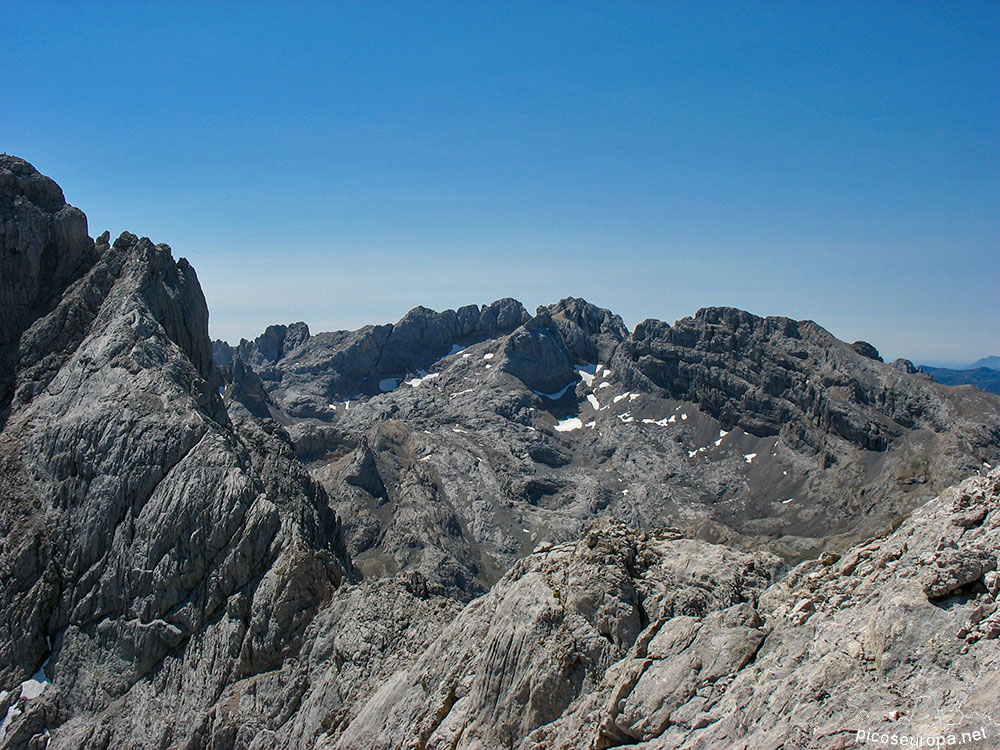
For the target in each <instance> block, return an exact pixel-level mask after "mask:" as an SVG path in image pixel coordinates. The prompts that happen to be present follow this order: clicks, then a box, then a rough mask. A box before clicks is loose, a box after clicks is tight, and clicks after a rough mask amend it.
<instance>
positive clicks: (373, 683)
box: [0, 156, 1000, 750]
mask: <svg viewBox="0 0 1000 750" xmlns="http://www.w3.org/2000/svg"><path fill="white" fill-rule="evenodd" d="M0 209H2V216H0V219H2V223H0V226H2V227H3V237H2V251H3V256H2V262H3V264H4V265H3V271H4V274H3V276H2V277H0V294H2V295H3V301H4V304H3V306H2V310H0V312H2V316H0V323H2V337H3V340H2V342H0V346H2V351H0V354H2V356H4V357H5V358H6V359H5V362H6V363H8V364H9V366H8V367H5V369H4V371H3V372H4V376H3V377H5V378H6V380H5V381H4V385H3V388H4V391H3V393H4V394H5V395H4V401H3V402H2V405H0V406H2V423H0V529H2V530H3V534H2V536H0V748H23V747H30V748H42V747H48V748H57V749H58V748H80V747H87V748H92V747H93V748H111V747H135V748H254V750H266V749H272V748H273V749H275V750H276V749H277V748H341V749H343V750H355V749H357V748H395V747H399V748H403V747H406V748H410V747H420V748H452V749H458V748H469V749H470V750H471V749H472V748H480V749H481V748H489V749H490V750H494V749H496V750H500V749H504V750H513V749H514V748H519V749H520V750H529V749H530V750H543V748H544V750H553V749H559V748H566V749H567V750H568V749H569V748H589V749H591V750H603V749H604V748H609V747H635V748H642V750H653V748H663V747H670V748H674V747H677V748H714V747H722V746H737V747H746V748H773V747H782V746H784V747H805V748H827V747H833V748H846V747H850V746H853V743H854V735H855V733H856V731H857V729H859V728H863V727H864V726H868V725H870V724H871V723H872V722H873V721H875V720H873V719H872V717H873V716H875V717H876V718H877V721H875V723H880V725H883V724H885V722H886V721H892V722H896V724H893V725H892V726H893V728H894V729H898V731H899V732H901V733H903V732H907V733H910V734H914V735H915V734H920V733H928V732H932V731H934V730H935V729H937V728H940V727H939V726H938V725H936V724H935V722H938V724H940V721H941V716H943V715H950V714H955V713H956V712H957V711H959V710H961V711H964V712H965V714H966V715H969V716H973V717H980V716H983V715H984V714H986V713H988V712H989V711H990V710H991V709H992V706H991V703H990V701H992V700H993V697H994V696H995V695H996V693H997V689H998V685H997V682H996V678H995V675H996V674H997V671H998V670H997V666H998V664H997V662H998V660H1000V652H998V650H997V643H998V640H997V636H998V635H1000V624H998V623H1000V620H998V619H997V618H998V617H1000V611H998V610H997V602H996V597H997V596H998V595H1000V573H998V571H997V567H998V559H997V549H998V548H1000V537H998V533H1000V520H998V519H1000V515H998V514H1000V471H997V470H994V471H993V472H992V473H990V474H989V476H975V477H972V478H971V479H968V480H966V481H965V482H963V483H962V484H960V485H957V486H955V487H953V488H951V489H947V490H945V491H944V492H941V490H942V489H944V488H945V487H946V486H947V485H948V484H950V483H952V482H953V481H954V480H955V479H956V478H960V477H962V476H968V475H970V474H973V473H974V472H976V471H977V470H978V471H983V472H984V473H985V471H986V469H985V467H983V463H984V462H986V463H988V464H993V465H995V464H996V462H997V460H998V459H1000V428H998V425H1000V407H998V401H997V399H996V398H994V397H991V396H989V395H987V394H981V393H979V392H978V391H975V390H974V389H968V388H965V389H957V390H951V389H948V388H945V387H943V386H939V385H937V384H935V383H933V382H931V381H930V380H928V379H927V378H926V377H924V376H922V375H920V374H919V373H915V372H913V371H912V370H913V369H914V368H912V367H909V368H907V367H905V366H902V365H900V364H899V363H894V364H884V363H882V362H881V360H880V359H879V358H878V354H877V352H874V350H873V349H871V347H870V345H867V344H865V343H864V342H855V343H854V344H846V343H844V342H840V341H837V340H836V339H835V338H833V337H832V336H831V335H830V334H829V333H827V332H826V331H824V330H823V329H821V328H820V327H819V326H817V325H816V324H814V323H811V322H808V321H798V322H796V321H791V320H788V319H785V318H759V317H756V316H753V315H750V314H749V313H745V312H742V311H739V310H733V309H729V308H709V309H706V310H702V311H700V312H699V313H698V314H697V315H696V316H695V317H694V318H688V319H684V320H682V321H679V322H678V323H677V324H675V325H674V326H669V325H667V324H665V323H661V322H658V321H646V322H645V323H643V324H641V325H640V326H639V327H638V328H637V329H636V331H635V332H633V333H631V334H630V333H629V332H628V331H627V330H626V329H625V327H624V325H623V324H622V321H621V320H620V318H618V317H617V316H615V315H614V314H613V313H611V312H610V311H608V310H604V309H602V308H599V307H597V306H595V305H592V304H589V303H587V302H585V301H583V300H579V299H572V298H570V299H566V300H562V301H561V302H559V303H556V304H554V305H550V306H547V307H542V308H539V309H538V310H537V312H536V315H535V316H534V317H531V316H530V315H529V314H528V313H527V312H526V311H525V310H524V308H523V307H522V306H521V305H520V303H518V302H516V301H513V300H499V301H497V302H494V303H492V304H490V305H485V306H476V305H473V306H467V307H463V308H461V309H459V310H458V311H445V312H443V313H437V312H434V311H431V310H427V309H425V308H416V309H414V310H413V311H411V312H410V313H408V314H407V316H405V317H404V318H403V320H401V321H399V322H398V323H396V324H393V325H382V326H368V327H366V328H363V329H361V330H360V331H354V332H347V331H340V332H334V333H319V334H310V332H309V330H308V328H307V327H306V326H305V324H304V323H297V324H292V325H289V326H272V327H270V328H268V330H267V331H265V333H264V334H263V335H262V336H260V337H258V338H257V339H256V340H254V341H252V342H251V341H243V342H241V343H240V345H239V346H238V347H230V346H229V345H228V344H225V343H224V342H216V343H215V344H214V345H212V344H210V342H209V340H208V333H207V325H208V311H207V306H206V304H205V300H204V299H203V296H202V293H201V289H200V287H199V285H198V281H197V277H196V276H195V273H194V270H193V269H192V268H191V266H190V265H189V264H188V263H187V262H186V261H184V260H183V259H181V260H178V261H175V260H174V259H173V257H172V255H171V251H170V248H169V247H167V246H166V245H156V244H154V243H152V242H151V241H150V240H148V239H146V238H139V237H136V236H134V235H131V234H128V233H125V234H123V235H122V236H121V237H119V238H118V239H117V240H116V241H114V242H113V243H111V242H110V241H109V239H110V238H109V237H108V236H107V235H104V236H102V237H99V238H98V240H97V241H96V242H95V241H93V240H91V239H90V238H89V237H87V234H86V219H85V218H84V217H83V215H82V213H80V212H79V211H77V210H76V209H74V208H72V207H70V206H67V205H66V204H65V201H64V199H63V196H62V193H61V191H59V189H58V187H57V186H55V183H53V182H52V181H51V180H48V178H45V177H43V176H41V175H39V174H38V173H37V172H36V171H35V170H34V168H33V167H31V165H29V164H27V163H26V162H24V161H22V160H19V159H15V158H13V157H6V156H4V157H0ZM213 357H214V359H215V361H216V362H217V363H218V366H216V365H214V364H213V361H212V359H213ZM286 430H287V431H286ZM303 462H305V463H303ZM935 496H936V497H935ZM911 514H912V517H910V516H911ZM338 515H339V518H338ZM667 526H672V527H674V528H665V527H667ZM890 527H891V529H894V530H893V531H892V533H889V530H890ZM824 550H825V552H824ZM820 552H824V553H823V554H822V556H820ZM775 553H778V554H775ZM810 556H812V557H814V558H818V559H810V560H808V561H806V562H803V563H801V564H798V565H795V563H797V562H799V561H800V560H801V559H802V558H804V557H810ZM994 702H995V701H994ZM942 711H943V712H945V713H944V714H942V713H941V712H942ZM883 716H887V717H889V718H888V719H885V720H883ZM991 731H992V729H991Z"/></svg>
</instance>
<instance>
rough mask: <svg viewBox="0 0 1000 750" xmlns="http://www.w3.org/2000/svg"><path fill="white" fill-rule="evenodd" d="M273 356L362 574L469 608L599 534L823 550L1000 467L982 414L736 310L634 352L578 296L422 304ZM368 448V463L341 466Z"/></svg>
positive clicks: (699, 319) (272, 369)
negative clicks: (670, 528)
mask: <svg viewBox="0 0 1000 750" xmlns="http://www.w3.org/2000/svg"><path fill="white" fill-rule="evenodd" d="M484 321H485V322H484ZM494 321H499V322H494ZM273 335H276V334H273ZM270 336H272V334H267V335H266V336H265V337H263V338H262V339H259V340H258V342H259V343H263V341H264V340H265V339H268V337H270ZM282 340H284V339H282ZM862 343H863V342H862ZM258 345H259V344H255V346H258ZM242 346H243V345H242V344H241V347H242ZM271 351H277V349H276V348H275V347H271ZM283 351H284V352H285V353H284V354H283V355H282V356H281V357H280V358H279V359H277V360H276V361H274V362H271V361H270V360H264V359H262V358H257V359H253V362H254V363H255V364H254V365H253V367H254V368H257V367H260V368H262V369H261V371H260V378H261V382H262V384H263V388H264V390H265V391H266V392H267V395H268V398H269V399H270V403H269V405H268V407H267V410H266V412H267V414H269V415H270V416H273V417H274V418H275V419H278V420H279V421H281V423H282V424H285V425H287V427H288V430H289V433H290V435H291V436H292V438H293V440H294V441H295V443H296V446H297V448H298V451H299V455H300V457H302V458H303V460H305V461H306V463H307V465H308V467H309V469H310V471H311V473H312V474H313V476H314V477H315V478H316V479H317V480H318V481H320V482H322V483H323V484H324V486H325V487H326V488H327V490H328V492H329V494H330V496H331V497H332V498H333V503H334V505H335V507H336V509H337V511H338V513H339V514H340V515H341V516H342V517H344V518H345V519H346V522H345V533H346V538H347V542H348V545H349V546H350V548H351V550H352V551H353V553H354V555H355V558H356V559H355V562H356V563H357V565H358V566H359V568H360V569H361V570H363V571H365V572H366V574H368V575H383V574H388V575H395V574H396V573H399V572H405V571H409V570H416V571H419V572H420V573H421V574H422V575H425V576H427V578H428V580H431V581H432V582H434V583H435V584H436V585H440V586H442V587H443V588H444V590H446V591H448V592H450V593H451V594H453V595H455V596H458V597H459V598H463V599H468V598H471V597H473V596H478V595H480V594H482V593H484V592H485V591H486V590H488V589H489V587H490V586H492V585H493V584H494V583H495V582H496V581H497V580H498V579H499V577H500V576H501V575H502V573H503V572H504V571H505V570H507V569H508V568H509V567H510V566H511V565H512V564H513V563H514V562H515V561H516V560H518V559H519V558H521V557H523V556H524V555H525V554H527V553H528V552H530V551H531V550H532V549H534V548H535V547H536V546H537V545H538V544H540V543H543V542H546V541H548V542H555V543H560V542H565V541H570V540H572V539H575V538H577V537H578V536H579V535H580V534H581V533H582V532H583V531H584V529H585V528H586V527H587V526H588V524H589V523H590V522H592V521H593V520H595V519H598V518H602V517H608V518H615V519H618V520H621V521H623V522H626V523H628V524H630V525H633V526H635V527H641V528H654V527H657V526H662V525H675V526H678V527H679V528H682V529H683V530H684V531H685V532H688V533H691V534H692V535H698V536H700V537H702V538H704V539H706V540H709V541H725V542H727V543H729V544H733V545H736V546H739V547H742V548H755V547H758V546H761V545H764V546H766V547H767V548H769V549H771V550H773V551H775V552H777V553H779V554H781V555H783V556H785V557H786V558H788V559H801V557H802V556H803V555H819V554H821V553H822V552H823V551H824V550H825V549H826V548H827V547H828V546H829V545H831V544H839V545H841V546H842V545H843V544H844V542H845V540H844V539H842V538H838V535H844V534H846V535H849V536H848V539H860V538H865V537H866V536H870V535H872V534H875V533H881V532H883V531H885V530H886V529H888V528H890V527H891V526H892V525H893V524H894V523H897V522H898V519H899V518H900V517H903V516H905V515H906V514H907V513H909V512H910V511H911V510H912V508H913V507H915V506H917V505H919V504H921V503H923V502H926V501H927V500H929V499H930V498H931V497H933V496H934V495H935V494H937V493H938V492H940V491H941V490H942V489H944V488H945V487H947V486H948V485H949V484H951V483H953V482H955V481H958V480H959V479H961V478H964V477H966V476H968V475H969V474H970V473H972V472H973V471H975V470H976V469H977V468H979V467H981V466H982V464H983V463H984V462H986V463H987V464H989V465H991V466H992V465H996V464H997V462H998V461H1000V401H998V400H997V399H996V398H994V397H993V396H991V395H989V394H986V393H981V392H979V391H975V390H972V389H958V390H956V389H948V388H943V387H941V386H939V385H937V384H935V383H934V382H932V381H931V380H929V379H928V378H926V377H924V376H922V375H920V374H918V373H915V372H910V371H908V370H907V369H906V368H901V367H900V366H899V365H897V364H886V363H883V362H882V361H880V360H879V359H878V357H877V353H876V356H872V353H871V352H870V351H868V349H866V348H865V347H862V346H860V344H857V343H856V344H848V343H845V342H843V341H839V340H837V339H836V338H835V337H833V336H832V335H831V334H830V333H828V332H827V331H825V330H823V329H822V328H821V327H819V326H818V325H816V324H815V323H812V322H810V321H793V320H790V319H788V318H777V317H774V318H760V317H757V316H755V315H752V314H750V313H747V312H743V311H740V310H735V309H732V308H707V309H705V310H702V311H700V312H699V313H698V314H697V315H696V316H695V317H693V318H685V319H683V320H681V321H678V322H677V323H676V324H675V325H673V326H670V325H668V324H666V323H662V322H659V321H646V322H644V323H642V324H640V325H639V326H638V327H637V328H636V330H635V331H634V332H633V333H631V334H630V333H629V332H628V331H627V330H626V329H625V327H624V325H623V324H622V322H621V320H620V318H618V317H617V316H615V315H614V314H613V313H611V312H610V311H608V310H605V309H603V308H600V307H598V306H596V305H593V304H590V303H588V302H585V301H584V300H580V299H575V298H567V299H565V300H562V301H560V302H558V303H556V304H554V305H550V306H547V307H540V308H538V311H537V314H536V315H535V317H533V318H529V317H528V316H527V313H525V312H524V310H523V308H522V307H521V306H520V305H519V304H517V303H514V302H512V301H504V300H502V301H500V302H497V303H494V304H493V305H491V306H489V307H487V308H484V309H483V308H476V307H475V306H471V307H465V308H461V309H460V310H459V311H458V312H455V311H445V312H443V313H435V312H433V311H430V310H427V309H425V308H417V309H415V310H413V311H411V312H410V313H409V314H408V315H407V316H406V317H404V319H403V320H401V321H399V322H398V323H395V324H392V325H383V326H369V327H366V328H363V329H361V330H359V331H354V332H334V333H319V334H314V335H311V336H310V337H309V338H308V340H306V341H305V343H303V344H300V345H298V346H297V347H296V348H295V349H293V350H291V351H287V350H283ZM223 354H225V352H223ZM236 356H237V358H239V355H236ZM247 356H252V357H254V356H256V355H247ZM239 400H240V397H239V395H238V394H234V395H233V396H232V397H231V398H230V400H229V401H228V403H230V404H232V403H233V401H239ZM362 443H364V444H366V445H368V446H369V450H370V452H371V454H372V455H371V460H370V461H367V459H366V461H367V464H366V465H367V466H368V468H367V469H366V470H365V471H364V472H362V473H358V472H357V471H354V470H351V471H346V470H345V464H346V463H347V462H350V461H352V460H353V459H351V458H349V456H351V455H353V454H354V453H355V451H357V450H358V446H359V445H361V444H362ZM372 466H374V467H377V472H374V473H373V471H371V467H372ZM375 473H377V475H378V478H379V479H378V482H368V480H363V481H362V480H361V479H360V478H361V477H362V476H365V477H369V478H373V477H374V476H375ZM348 477H353V480H350V481H349V480H348ZM834 540H836V541H834Z"/></svg>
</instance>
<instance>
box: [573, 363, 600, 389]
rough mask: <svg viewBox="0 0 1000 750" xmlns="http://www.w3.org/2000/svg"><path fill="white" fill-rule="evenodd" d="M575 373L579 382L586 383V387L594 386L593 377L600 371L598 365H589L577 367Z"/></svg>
mask: <svg viewBox="0 0 1000 750" xmlns="http://www.w3.org/2000/svg"><path fill="white" fill-rule="evenodd" d="M575 369H576V371H577V373H578V374H579V375H580V380H582V381H583V382H584V383H586V384H587V385H588V386H591V385H593V384H594V376H595V375H597V373H598V371H599V370H600V369H601V366H600V365H599V364H596V363H594V364H589V365H577V366H576V368H575Z"/></svg>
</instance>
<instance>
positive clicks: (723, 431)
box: [719, 430, 729, 440]
mask: <svg viewBox="0 0 1000 750" xmlns="http://www.w3.org/2000/svg"><path fill="white" fill-rule="evenodd" d="M728 434H729V430H719V439H720V440H721V439H722V438H724V437H725V436H726V435H728Z"/></svg>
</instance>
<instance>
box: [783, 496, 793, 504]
mask: <svg viewBox="0 0 1000 750" xmlns="http://www.w3.org/2000/svg"><path fill="white" fill-rule="evenodd" d="M794 499H795V498H794V497H790V498H788V499H787V500H782V501H781V504H782V505H788V504H789V503H790V502H792V500H794Z"/></svg>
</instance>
